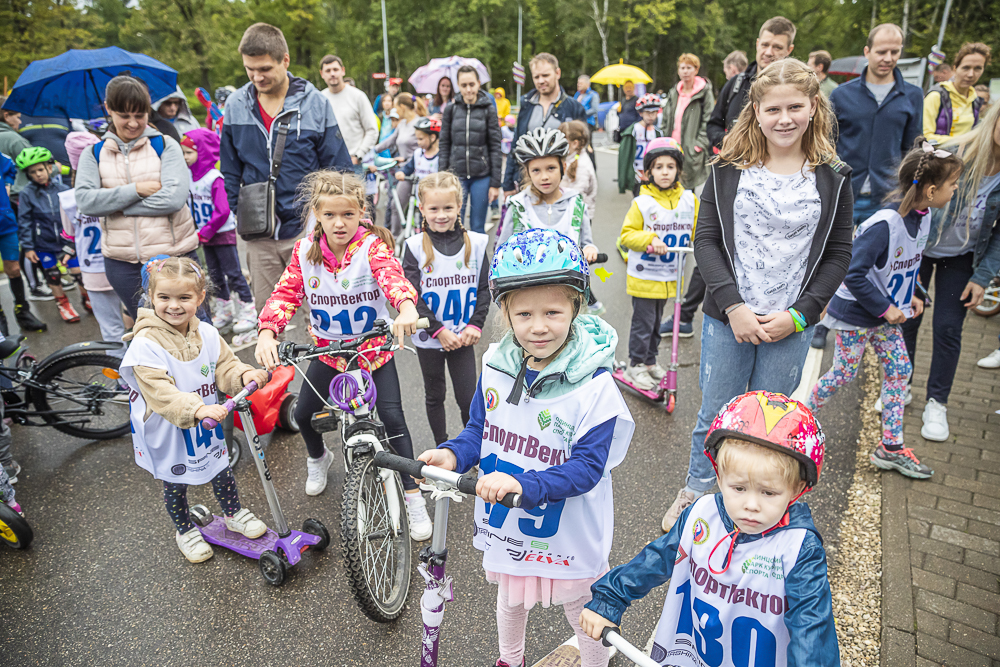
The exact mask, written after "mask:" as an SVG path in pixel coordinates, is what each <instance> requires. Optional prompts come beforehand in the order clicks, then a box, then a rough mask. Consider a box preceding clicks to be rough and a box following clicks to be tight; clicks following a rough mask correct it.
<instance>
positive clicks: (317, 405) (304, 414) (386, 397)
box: [295, 359, 417, 491]
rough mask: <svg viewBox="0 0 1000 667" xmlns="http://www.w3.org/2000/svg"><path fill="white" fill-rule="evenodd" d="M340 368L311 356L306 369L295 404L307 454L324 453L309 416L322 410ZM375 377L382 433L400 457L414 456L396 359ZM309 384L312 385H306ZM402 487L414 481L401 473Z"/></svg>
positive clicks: (415, 486)
mask: <svg viewBox="0 0 1000 667" xmlns="http://www.w3.org/2000/svg"><path fill="white" fill-rule="evenodd" d="M338 373H339V371H337V370H336V369H334V368H333V367H332V366H328V365H327V364H325V363H323V362H322V361H320V360H319V359H314V360H313V361H312V363H310V364H309V368H308V370H306V380H307V382H303V383H302V389H301V390H300V393H299V403H298V405H297V406H296V407H295V419H296V420H297V421H298V422H299V428H300V429H301V430H302V439H303V440H305V441H306V450H308V452H309V456H310V457H312V458H314V459H318V458H321V457H322V456H323V450H324V446H323V434H322V433H317V432H316V431H314V430H313V427H312V423H311V420H312V416H313V415H314V414H315V413H317V412H319V411H321V410H322V409H323V405H324V404H325V401H324V399H325V398H327V396H328V394H327V392H328V391H329V389H330V381H331V380H333V378H334V376H335V375H337V374H338ZM372 378H373V379H374V380H375V389H376V390H378V396H377V397H376V398H375V409H376V410H378V417H379V419H380V420H381V421H382V424H384V425H385V433H386V436H388V438H389V444H390V445H391V446H392V448H393V450H395V452H396V453H397V454H399V455H400V456H405V457H406V458H408V459H412V458H413V441H412V440H410V431H409V429H407V428H406V419H405V418H404V416H403V397H402V394H401V393H400V391H399V376H398V375H397V374H396V360H395V359H390V360H389V361H387V362H386V363H385V364H384V365H383V366H382V367H380V368H379V369H378V370H377V371H375V372H374V373H372ZM309 383H312V386H310V385H309ZM312 387H316V389H317V390H319V391H321V392H323V396H322V397H320V396H319V395H317V394H316V392H315V391H313V388H312ZM403 488H404V489H406V490H408V491H409V490H412V489H416V488H417V483H416V482H415V481H413V478H412V477H410V476H409V475H403Z"/></svg>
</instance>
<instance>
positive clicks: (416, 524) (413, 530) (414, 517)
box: [403, 491, 434, 542]
mask: <svg viewBox="0 0 1000 667" xmlns="http://www.w3.org/2000/svg"><path fill="white" fill-rule="evenodd" d="M403 498H405V499H406V503H405V505H406V518H407V520H409V523H410V539H413V540H416V541H417V542H423V541H424V540H429V539H430V537H431V533H433V532H434V524H433V523H431V517H430V516H429V515H428V514H427V501H426V500H424V496H423V494H421V493H420V492H419V491H418V492H417V493H404V494H403Z"/></svg>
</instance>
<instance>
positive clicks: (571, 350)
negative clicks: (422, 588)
mask: <svg viewBox="0 0 1000 667" xmlns="http://www.w3.org/2000/svg"><path fill="white" fill-rule="evenodd" d="M489 283H490V294H491V296H492V297H493V300H494V302H495V303H496V304H497V305H498V306H499V308H500V318H502V321H503V322H504V324H506V326H507V329H508V330H507V332H506V333H505V334H504V336H503V338H502V339H501V340H500V342H499V343H494V344H493V345H491V346H490V348H489V350H488V351H487V352H486V354H485V355H484V356H483V372H482V375H481V376H480V378H479V386H478V387H477V391H476V394H475V396H474V398H473V400H472V406H471V408H470V415H469V422H468V425H467V426H466V428H465V430H464V431H463V432H462V433H461V434H460V435H459V436H458V437H457V438H454V439H453V440H449V441H447V442H445V443H443V444H442V445H440V446H439V448H438V449H433V450H430V451H427V452H424V453H423V454H421V455H420V460H421V461H424V462H426V463H430V464H431V465H436V466H440V467H442V468H446V469H448V470H458V471H461V472H465V471H468V470H470V469H471V468H472V467H473V466H475V465H478V466H479V468H480V471H481V472H480V477H479V483H478V484H477V486H476V495H477V496H478V497H477V499H476V511H475V526H476V529H475V537H474V538H473V544H474V545H475V547H476V548H477V549H479V550H480V551H482V552H483V568H484V569H485V570H486V580H487V581H489V582H490V583H495V584H497V585H498V590H497V629H498V634H499V649H500V658H499V659H498V660H497V662H496V665H497V667H521V665H523V664H524V638H525V626H526V623H527V616H528V610H529V609H531V607H533V606H534V605H535V604H536V603H538V602H540V603H541V604H542V606H543V607H548V606H549V605H550V604H561V605H562V606H563V610H564V612H565V613H566V618H567V620H568V621H569V622H570V625H571V626H572V627H573V631H574V632H575V633H576V636H577V639H578V640H579V643H580V654H581V659H582V664H583V665H584V667H593V666H598V665H599V666H602V667H603V666H604V665H607V663H608V652H607V649H606V648H604V646H602V645H601V643H600V642H596V641H594V640H592V639H590V638H589V637H587V636H586V634H585V633H584V632H583V630H582V629H581V628H580V625H579V617H580V613H581V611H582V609H583V605H584V604H586V603H587V601H589V600H590V585H591V584H592V583H593V582H594V581H596V580H597V578H599V577H600V576H601V575H602V574H603V573H604V572H606V571H607V570H608V554H609V553H610V551H611V540H612V535H613V532H614V506H613V502H612V494H611V476H610V473H611V470H612V469H613V468H614V467H615V466H617V465H618V464H619V463H621V462H622V460H623V459H624V458H625V454H626V452H627V451H628V446H629V442H630V440H631V438H632V432H633V430H634V429H635V424H634V422H633V420H632V416H631V414H629V411H628V408H627V407H626V405H625V401H624V400H623V399H622V396H621V393H619V391H618V389H617V387H616V386H615V383H614V380H613V379H612V377H611V373H610V372H608V371H609V370H610V368H611V363H612V359H613V357H614V351H615V345H616V344H617V342H618V334H617V333H615V330H614V329H612V328H611V327H610V326H609V325H608V324H607V323H606V322H604V321H603V320H601V319H600V318H598V317H596V316H592V315H587V314H581V310H582V309H583V308H584V306H585V305H586V303H587V297H588V294H589V291H590V269H589V267H588V265H587V262H586V260H585V259H584V258H583V257H582V255H581V253H580V250H579V248H578V247H577V245H576V243H575V242H574V241H573V240H571V239H570V238H568V237H566V236H563V235H562V234H560V233H558V232H556V231H553V230H550V229H532V230H528V231H525V232H521V233H519V234H515V235H514V236H512V237H511V238H510V239H508V240H507V241H506V242H505V243H503V244H502V245H501V246H500V247H499V248H498V249H497V252H496V254H495V256H494V258H493V263H492V266H491V268H490V275H489ZM510 493H516V494H521V506H520V507H519V508H518V509H511V510H508V509H507V508H505V507H503V506H501V505H497V504H496V503H497V502H498V500H499V499H501V498H503V497H504V496H505V495H507V494H510ZM514 545H516V547H515V546H514Z"/></svg>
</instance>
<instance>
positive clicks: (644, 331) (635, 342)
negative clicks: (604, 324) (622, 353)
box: [628, 296, 667, 366]
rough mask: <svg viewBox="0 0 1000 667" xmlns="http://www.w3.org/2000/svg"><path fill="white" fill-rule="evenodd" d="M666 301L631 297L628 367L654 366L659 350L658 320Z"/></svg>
mask: <svg viewBox="0 0 1000 667" xmlns="http://www.w3.org/2000/svg"><path fill="white" fill-rule="evenodd" d="M666 303H667V300H666V299H642V298H640V297H637V296H634V297H632V329H631V330H630V331H629V334H628V363H629V366H637V365H639V364H649V365H652V364H655V363H656V354H657V352H658V351H659V348H660V320H661V319H663V306H664V305H665V304H666Z"/></svg>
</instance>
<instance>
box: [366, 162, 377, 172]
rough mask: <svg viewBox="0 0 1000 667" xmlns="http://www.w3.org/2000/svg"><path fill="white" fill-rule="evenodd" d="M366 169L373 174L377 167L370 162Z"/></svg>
mask: <svg viewBox="0 0 1000 667" xmlns="http://www.w3.org/2000/svg"><path fill="white" fill-rule="evenodd" d="M368 171H370V172H371V173H373V174H374V173H375V172H376V171H378V168H377V167H376V166H375V165H373V164H370V165H368Z"/></svg>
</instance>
